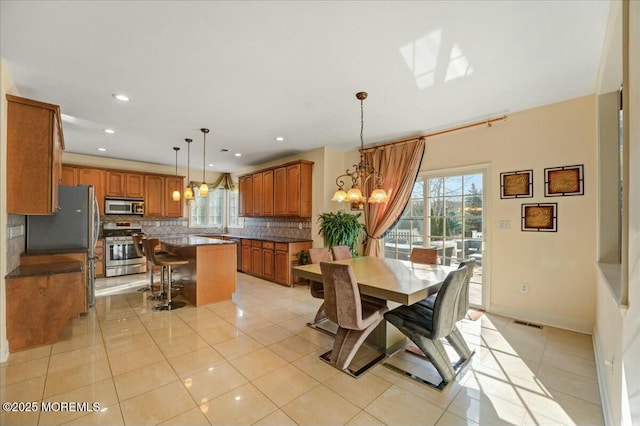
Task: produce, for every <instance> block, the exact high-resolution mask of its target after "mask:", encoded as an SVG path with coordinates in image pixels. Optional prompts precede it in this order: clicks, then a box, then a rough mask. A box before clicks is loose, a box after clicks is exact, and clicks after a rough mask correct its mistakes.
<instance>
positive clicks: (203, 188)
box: [200, 128, 209, 197]
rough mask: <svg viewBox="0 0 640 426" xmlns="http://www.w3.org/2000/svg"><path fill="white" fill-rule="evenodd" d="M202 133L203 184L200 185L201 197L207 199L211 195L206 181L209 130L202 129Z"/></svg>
mask: <svg viewBox="0 0 640 426" xmlns="http://www.w3.org/2000/svg"><path fill="white" fill-rule="evenodd" d="M200 131H201V132H202V184H201V185H200V196H201V197H206V196H207V195H209V187H208V186H207V182H206V180H205V167H204V165H205V163H206V160H205V152H206V147H205V145H206V141H207V133H209V129H205V128H202V129H200Z"/></svg>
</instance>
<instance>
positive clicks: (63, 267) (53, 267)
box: [5, 261, 82, 278]
mask: <svg viewBox="0 0 640 426" xmlns="http://www.w3.org/2000/svg"><path fill="white" fill-rule="evenodd" d="M70 272H82V262H77V261H76V262H55V263H42V264H39V265H23V266H18V267H17V268H16V269H14V270H13V271H11V272H9V273H8V274H7V275H6V276H5V278H23V277H33V276H38V275H54V274H68V273H70Z"/></svg>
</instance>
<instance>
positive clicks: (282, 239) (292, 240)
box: [222, 234, 313, 243]
mask: <svg viewBox="0 0 640 426" xmlns="http://www.w3.org/2000/svg"><path fill="white" fill-rule="evenodd" d="M222 236H223V237H228V238H237V239H239V240H241V239H248V240H258V241H272V242H274V243H306V242H308V241H313V240H312V239H308V238H287V237H268V236H264V235H233V234H222Z"/></svg>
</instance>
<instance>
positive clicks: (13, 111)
mask: <svg viewBox="0 0 640 426" xmlns="http://www.w3.org/2000/svg"><path fill="white" fill-rule="evenodd" d="M63 149H64V138H63V135H62V122H61V119H60V107H58V106H57V105H52V104H47V103H44V102H38V101H33V100H30V99H25V98H20V97H17V96H12V95H7V168H6V170H7V171H6V173H7V213H13V214H53V213H55V212H57V210H58V185H60V184H61V183H62V150H63ZM25 185H28V196H25Z"/></svg>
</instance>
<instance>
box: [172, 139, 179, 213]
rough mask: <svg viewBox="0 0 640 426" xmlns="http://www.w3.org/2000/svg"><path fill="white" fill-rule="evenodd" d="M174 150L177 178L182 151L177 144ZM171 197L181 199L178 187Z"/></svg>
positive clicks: (174, 199) (175, 199)
mask: <svg viewBox="0 0 640 426" xmlns="http://www.w3.org/2000/svg"><path fill="white" fill-rule="evenodd" d="M173 150H174V151H175V152H176V178H177V177H178V151H180V148H179V147H177V146H174V147H173ZM171 198H173V201H180V191H179V190H178V189H176V190H175V191H173V194H171Z"/></svg>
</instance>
